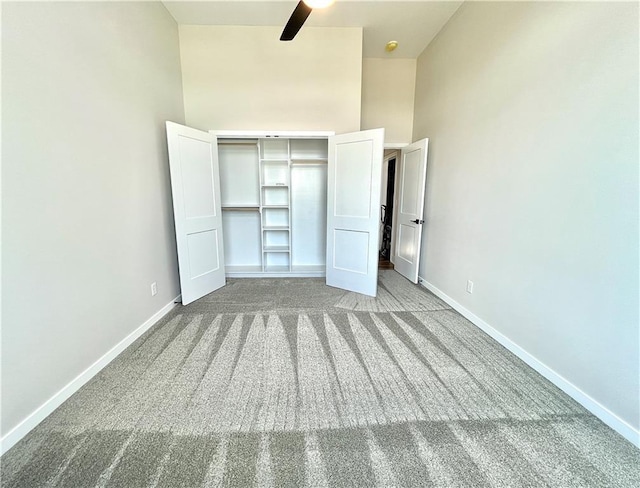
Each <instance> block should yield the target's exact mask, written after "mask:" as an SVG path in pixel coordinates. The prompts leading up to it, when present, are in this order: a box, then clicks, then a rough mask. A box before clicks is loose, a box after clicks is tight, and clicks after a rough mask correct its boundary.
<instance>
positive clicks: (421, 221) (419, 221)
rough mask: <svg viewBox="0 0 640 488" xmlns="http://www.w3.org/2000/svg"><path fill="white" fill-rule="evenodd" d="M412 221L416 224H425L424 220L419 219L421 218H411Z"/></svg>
mask: <svg viewBox="0 0 640 488" xmlns="http://www.w3.org/2000/svg"><path fill="white" fill-rule="evenodd" d="M410 222H413V223H414V224H424V220H419V219H416V220H411V221H410Z"/></svg>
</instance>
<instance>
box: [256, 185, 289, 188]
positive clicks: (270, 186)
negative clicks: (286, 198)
mask: <svg viewBox="0 0 640 488" xmlns="http://www.w3.org/2000/svg"><path fill="white" fill-rule="evenodd" d="M262 188H289V185H262Z"/></svg>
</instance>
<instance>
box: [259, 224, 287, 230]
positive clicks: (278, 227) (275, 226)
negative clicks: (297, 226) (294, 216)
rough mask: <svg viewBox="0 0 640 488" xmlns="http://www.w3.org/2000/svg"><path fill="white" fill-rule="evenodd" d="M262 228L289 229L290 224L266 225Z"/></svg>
mask: <svg viewBox="0 0 640 488" xmlns="http://www.w3.org/2000/svg"><path fill="white" fill-rule="evenodd" d="M262 230H289V226H288V225H265V226H264V227H262Z"/></svg>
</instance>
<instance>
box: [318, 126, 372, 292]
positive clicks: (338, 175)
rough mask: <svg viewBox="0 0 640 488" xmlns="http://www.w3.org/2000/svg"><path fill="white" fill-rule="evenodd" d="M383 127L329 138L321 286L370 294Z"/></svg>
mask: <svg viewBox="0 0 640 488" xmlns="http://www.w3.org/2000/svg"><path fill="white" fill-rule="evenodd" d="M383 148H384V129H373V130H366V131H362V132H354V133H351V134H341V135H338V136H331V137H329V160H328V175H327V285H329V286H335V287H337V288H343V289H345V290H350V291H355V292H358V293H362V294H364V295H369V296H373V297H374V296H376V291H377V288H378V237H379V235H378V234H379V233H378V220H379V217H380V183H381V179H382V157H383V150H384V149H383Z"/></svg>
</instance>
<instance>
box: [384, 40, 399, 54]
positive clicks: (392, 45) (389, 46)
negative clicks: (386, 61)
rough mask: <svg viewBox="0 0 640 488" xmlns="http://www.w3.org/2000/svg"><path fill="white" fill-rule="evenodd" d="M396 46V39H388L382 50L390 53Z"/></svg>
mask: <svg viewBox="0 0 640 488" xmlns="http://www.w3.org/2000/svg"><path fill="white" fill-rule="evenodd" d="M397 47H398V41H389V42H387V45H386V46H385V47H384V50H385V51H387V52H388V53H390V52H391V51H395V50H396V48H397Z"/></svg>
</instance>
